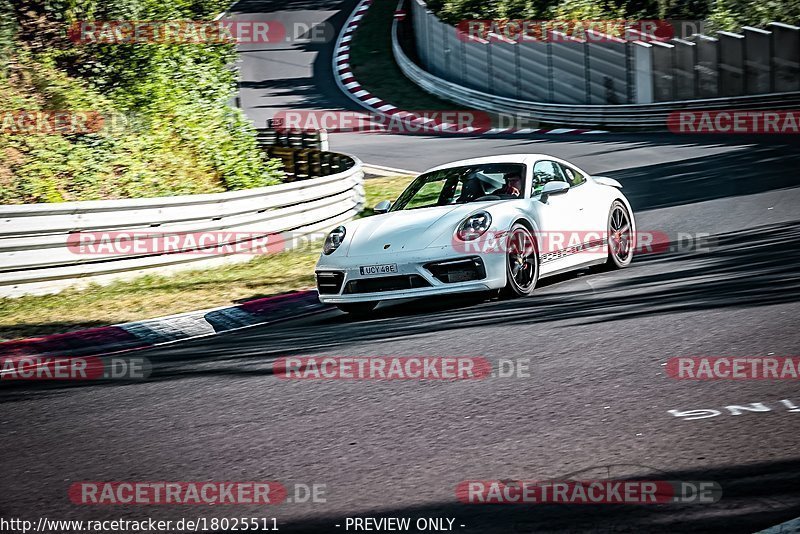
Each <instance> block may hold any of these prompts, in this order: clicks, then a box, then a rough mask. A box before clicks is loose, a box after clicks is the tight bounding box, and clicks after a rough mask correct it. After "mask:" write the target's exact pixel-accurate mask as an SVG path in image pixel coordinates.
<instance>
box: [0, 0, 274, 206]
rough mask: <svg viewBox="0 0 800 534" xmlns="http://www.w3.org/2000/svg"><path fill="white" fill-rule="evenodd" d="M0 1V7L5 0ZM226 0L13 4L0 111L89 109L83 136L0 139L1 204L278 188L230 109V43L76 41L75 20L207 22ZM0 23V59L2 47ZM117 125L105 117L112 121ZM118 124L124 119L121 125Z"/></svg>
mask: <svg viewBox="0 0 800 534" xmlns="http://www.w3.org/2000/svg"><path fill="white" fill-rule="evenodd" d="M4 1H7V0H0V11H1V10H2V9H1V8H2V2H4ZM227 6H228V2H227V0H175V1H171V2H163V1H162V0H158V1H157V0H111V1H107V0H20V1H19V2H18V3H17V4H15V6H14V12H13V17H12V18H13V20H15V21H16V22H17V28H18V31H17V35H16V42H14V43H12V44H13V45H16V46H15V48H16V50H17V52H16V54H15V55H13V56H11V57H9V59H8V60H7V61H6V62H4V65H5V66H6V67H7V68H6V69H5V72H3V71H1V70H0V110H20V109H25V110H94V111H98V112H101V113H103V115H104V116H105V117H106V119H107V122H106V124H107V127H105V128H103V130H101V131H100V132H97V133H91V134H88V135H69V136H64V135H61V136H58V135H0V203H13V202H60V201H66V200H88V199H102V198H127V197H141V196H163V195H174V194H192V193H204V192H216V191H224V190H229V189H241V188H250V187H260V186H265V185H272V184H275V183H278V182H279V181H280V179H281V178H282V177H283V173H282V171H281V164H280V162H279V161H278V160H265V159H264V158H263V156H262V153H261V151H260V149H259V148H258V146H257V145H256V141H255V135H254V134H255V132H254V130H253V127H252V125H251V124H250V123H249V121H248V120H247V119H246V117H245V116H244V115H243V113H242V112H241V110H238V109H236V108H233V107H232V106H230V105H229V104H230V101H231V99H232V96H233V95H234V92H235V77H234V73H233V72H232V70H231V68H230V65H232V64H233V61H234V60H235V57H236V54H235V49H234V47H233V45H227V44H225V45H220V44H203V45H200V44H185V45H172V44H170V45H167V44H130V45H84V44H75V43H72V42H70V41H69V40H68V39H67V38H66V35H67V34H66V28H67V27H68V25H69V24H71V23H72V22H75V21H79V20H120V19H130V20H168V19H183V20H210V19H211V18H213V17H214V16H216V15H217V14H218V13H219V12H221V11H223V10H224V9H225V8H226V7H227ZM3 35H4V34H3V26H2V25H0V57H2V52H3V50H7V49H8V48H4V44H3V43H4V41H3ZM112 118H113V119H114V120H111V119H112ZM120 119H125V120H120Z"/></svg>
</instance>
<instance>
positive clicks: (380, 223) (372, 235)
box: [347, 201, 502, 256]
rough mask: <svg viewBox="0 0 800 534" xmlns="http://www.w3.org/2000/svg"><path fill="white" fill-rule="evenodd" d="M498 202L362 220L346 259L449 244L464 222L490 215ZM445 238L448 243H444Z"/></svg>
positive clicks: (444, 207) (474, 203) (434, 208)
mask: <svg viewBox="0 0 800 534" xmlns="http://www.w3.org/2000/svg"><path fill="white" fill-rule="evenodd" d="M498 202H502V201H490V202H471V203H469V204H458V205H455V206H452V205H451V206H437V207H433V208H421V209H415V210H401V211H392V212H389V213H384V214H381V215H375V216H372V217H368V218H366V219H361V220H360V221H358V223H359V224H358V226H357V227H356V228H355V231H354V232H353V237H352V238H351V240H350V246H349V247H348V250H347V256H364V255H378V254H385V253H392V252H401V251H402V252H408V251H413V250H421V249H424V248H426V247H428V246H430V245H431V244H432V243H434V241H441V242H442V244H443V245H445V244H449V243H450V240H451V237H450V236H452V235H453V232H454V231H455V228H456V226H458V224H459V223H460V222H461V221H463V220H464V219H465V218H466V217H467V216H469V215H471V214H473V213H475V212H478V211H487V210H488V209H489V208H490V207H491V206H494V205H496V204H498ZM443 236H444V238H445V239H441V238H442V237H443ZM387 245H388V247H387Z"/></svg>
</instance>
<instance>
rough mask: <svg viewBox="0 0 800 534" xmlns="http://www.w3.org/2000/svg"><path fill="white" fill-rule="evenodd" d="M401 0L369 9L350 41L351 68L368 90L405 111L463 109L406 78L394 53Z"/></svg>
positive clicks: (388, 0)
mask: <svg viewBox="0 0 800 534" xmlns="http://www.w3.org/2000/svg"><path fill="white" fill-rule="evenodd" d="M396 7H397V2H394V1H393V0H378V1H376V2H374V3H373V4H372V5H371V6H370V8H369V9H368V10H367V14H366V16H365V17H364V18H363V19H361V22H360V23H359V26H358V29H357V30H356V33H355V35H353V40H352V42H351V44H350V67H351V68H352V70H353V75H354V76H355V78H356V80H358V82H359V83H360V84H361V85H362V86H363V88H364V89H366V90H367V91H369V92H370V93H372V94H373V95H375V96H377V97H379V98H382V99H383V100H385V101H386V102H389V103H390V104H393V105H395V106H397V107H398V108H400V109H405V110H420V111H421V110H449V109H460V108H459V107H458V106H457V105H455V104H452V103H450V102H446V101H444V100H441V99H439V98H436V97H435V96H432V95H429V94H428V93H426V92H425V91H423V90H422V89H420V88H419V87H418V86H417V85H416V84H415V83H413V82H412V81H411V80H409V79H408V78H406V77H405V76H404V75H403V73H402V72H401V71H400V67H398V66H397V63H395V61H394V54H392V21H393V20H394V11H395V8H396Z"/></svg>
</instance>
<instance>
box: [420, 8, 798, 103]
mask: <svg viewBox="0 0 800 534" xmlns="http://www.w3.org/2000/svg"><path fill="white" fill-rule="evenodd" d="M409 4H410V13H411V17H409V18H408V19H407V21H406V22H405V23H404V24H407V25H409V26H411V27H412V28H413V39H412V40H413V43H414V44H415V48H416V50H417V52H418V56H419V64H420V66H421V67H422V68H424V69H425V70H426V71H428V72H429V73H431V74H433V75H434V76H437V77H438V78H441V79H444V80H448V81H450V82H453V83H457V84H458V85H460V86H463V87H468V88H470V89H475V90H477V91H482V92H485V93H489V94H493V95H497V96H503V97H509V98H520V99H526V96H523V93H528V92H531V90H533V92H534V93H536V96H535V97H534V98H532V99H530V100H535V101H537V102H548V103H554V104H583V105H589V104H598V105H613V104H650V103H653V102H672V101H676V100H694V99H698V98H706V97H707V96H710V97H737V96H746V95H766V94H770V93H781V92H787V91H799V90H800V46H798V41H799V40H800V27H797V26H791V25H788V24H781V23H777V22H773V23H770V24H768V25H767V26H766V28H764V29H761V28H752V27H749V26H745V27H743V28H742V29H741V30H740V32H725V31H718V32H715V34H714V35H713V36H707V35H703V34H702V33H701V32H702V30H703V24H702V23H699V21H678V20H673V21H662V22H663V27H662V30H664V31H669V33H670V35H672V36H673V37H676V38H669V39H668V38H667V36H666V35H663V36H662V37H660V38H656V35H655V34H648V33H643V32H642V31H640V30H634V29H632V28H628V29H627V30H626V32H625V37H626V38H625V39H620V38H618V37H614V36H610V35H605V34H603V33H599V32H595V31H591V30H587V31H586V33H585V34H584V33H583V32H581V35H585V38H581V39H578V38H572V37H570V36H568V35H566V34H564V33H562V32H559V31H551V33H550V34H549V35H550V36H551V37H552V38H551V39H548V40H547V41H548V42H544V41H543V40H541V39H538V40H534V39H509V38H507V37H506V36H502V35H498V34H497V33H487V34H483V36H482V37H478V35H477V34H476V35H472V36H471V37H472V38H469V37H468V36H467V35H466V34H465V33H462V31H463V30H464V29H465V27H464V25H460V28H457V27H455V26H452V25H450V24H446V23H444V22H442V21H441V20H439V18H438V17H437V16H436V15H435V14H434V13H432V12H431V11H430V10H429V9H428V6H427V5H426V4H425V2H424V0H408V2H407V4H406V5H409ZM404 11H409V10H404ZM651 22H652V21H651ZM695 22H698V23H695ZM698 25H699V26H700V27H699V28H698ZM515 26H516V27H519V25H515ZM634 26H636V27H637V28H639V26H638V25H634ZM496 31H499V32H502V31H503V30H502V29H496ZM509 35H512V34H509ZM483 37H485V39H484V38H483ZM700 48H704V49H705V50H703V51H702V56H703V57H702V58H701V57H700V55H701V51H700ZM701 66H702V71H701V69H700V68H698V67H701ZM644 71H646V73H647V75H646V76H634V73H641V72H644Z"/></svg>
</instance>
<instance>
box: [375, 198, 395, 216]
mask: <svg viewBox="0 0 800 534" xmlns="http://www.w3.org/2000/svg"><path fill="white" fill-rule="evenodd" d="M391 207H392V203H391V202H389V201H388V200H381V201H380V202H378V205H377V206H375V209H373V210H372V211H374V212H375V213H376V214H378V213H386V212H387V211H389V208H391Z"/></svg>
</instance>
